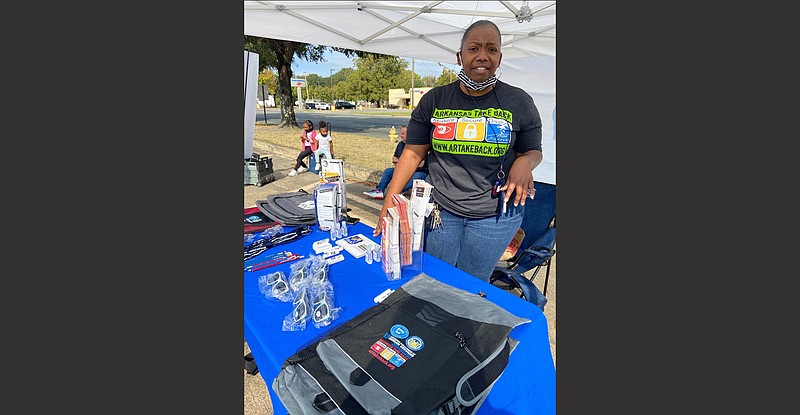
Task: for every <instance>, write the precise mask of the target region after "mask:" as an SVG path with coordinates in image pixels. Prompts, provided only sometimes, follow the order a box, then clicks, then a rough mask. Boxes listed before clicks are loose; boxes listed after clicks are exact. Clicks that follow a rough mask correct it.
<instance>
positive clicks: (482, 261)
mask: <svg viewBox="0 0 800 415" xmlns="http://www.w3.org/2000/svg"><path fill="white" fill-rule="evenodd" d="M524 214H525V206H522V205H519V206H516V207H515V206H514V204H513V203H511V202H509V204H508V206H507V208H506V214H505V215H503V214H499V215H497V216H492V217H488V218H483V219H469V218H465V217H463V216H458V215H456V214H453V213H450V212H448V211H446V210H443V209H441V208H440V216H441V218H442V226H440V227H437V228H436V229H430V228H428V229H427V232H426V233H425V252H427V253H428V254H430V255H433V256H435V257H436V258H439V259H441V260H442V261H444V262H447V263H448V264H450V265H453V266H455V267H456V268H458V269H460V270H463V271H464V272H466V273H468V274H472V275H473V276H475V277H477V278H480V279H482V280H484V281H486V282H489V277H491V276H492V271H494V267H495V266H496V265H497V261H498V260H499V259H500V257H501V256H502V255H503V252H505V250H506V248H507V247H508V244H509V243H510V242H511V238H513V237H514V235H515V234H516V233H517V229H519V226H520V224H522V218H523V216H524Z"/></svg>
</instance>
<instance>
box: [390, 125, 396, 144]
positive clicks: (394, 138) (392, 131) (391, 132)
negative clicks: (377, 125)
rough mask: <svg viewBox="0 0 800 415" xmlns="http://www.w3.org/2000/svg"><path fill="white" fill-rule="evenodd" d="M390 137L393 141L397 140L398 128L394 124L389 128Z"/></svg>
mask: <svg viewBox="0 0 800 415" xmlns="http://www.w3.org/2000/svg"><path fill="white" fill-rule="evenodd" d="M389 139H390V140H392V141H393V142H397V130H395V128H394V126H392V129H391V130H389Z"/></svg>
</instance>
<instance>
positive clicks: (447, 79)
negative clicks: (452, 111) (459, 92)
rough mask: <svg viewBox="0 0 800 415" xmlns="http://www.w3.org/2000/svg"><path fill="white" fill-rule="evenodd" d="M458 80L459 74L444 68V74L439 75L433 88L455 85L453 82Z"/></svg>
mask: <svg viewBox="0 0 800 415" xmlns="http://www.w3.org/2000/svg"><path fill="white" fill-rule="evenodd" d="M456 80H458V74H456V73H455V72H454V71H451V70H450V69H447V68H442V74H441V75H439V78H438V79H437V80H436V82H434V84H433V85H432V86H442V85H447V84H451V83H453V81H456Z"/></svg>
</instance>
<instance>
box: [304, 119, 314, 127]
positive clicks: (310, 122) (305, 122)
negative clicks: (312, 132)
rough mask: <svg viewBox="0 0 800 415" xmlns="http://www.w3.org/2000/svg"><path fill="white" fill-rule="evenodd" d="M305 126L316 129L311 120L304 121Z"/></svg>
mask: <svg viewBox="0 0 800 415" xmlns="http://www.w3.org/2000/svg"><path fill="white" fill-rule="evenodd" d="M303 124H308V125H310V126H311V128H314V123H313V122H312V121H311V120H305V121H303Z"/></svg>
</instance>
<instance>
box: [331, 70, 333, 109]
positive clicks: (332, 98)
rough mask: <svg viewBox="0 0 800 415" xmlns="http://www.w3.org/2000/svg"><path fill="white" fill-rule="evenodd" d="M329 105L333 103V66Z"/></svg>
mask: <svg viewBox="0 0 800 415" xmlns="http://www.w3.org/2000/svg"><path fill="white" fill-rule="evenodd" d="M331 105H333V68H331Z"/></svg>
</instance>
